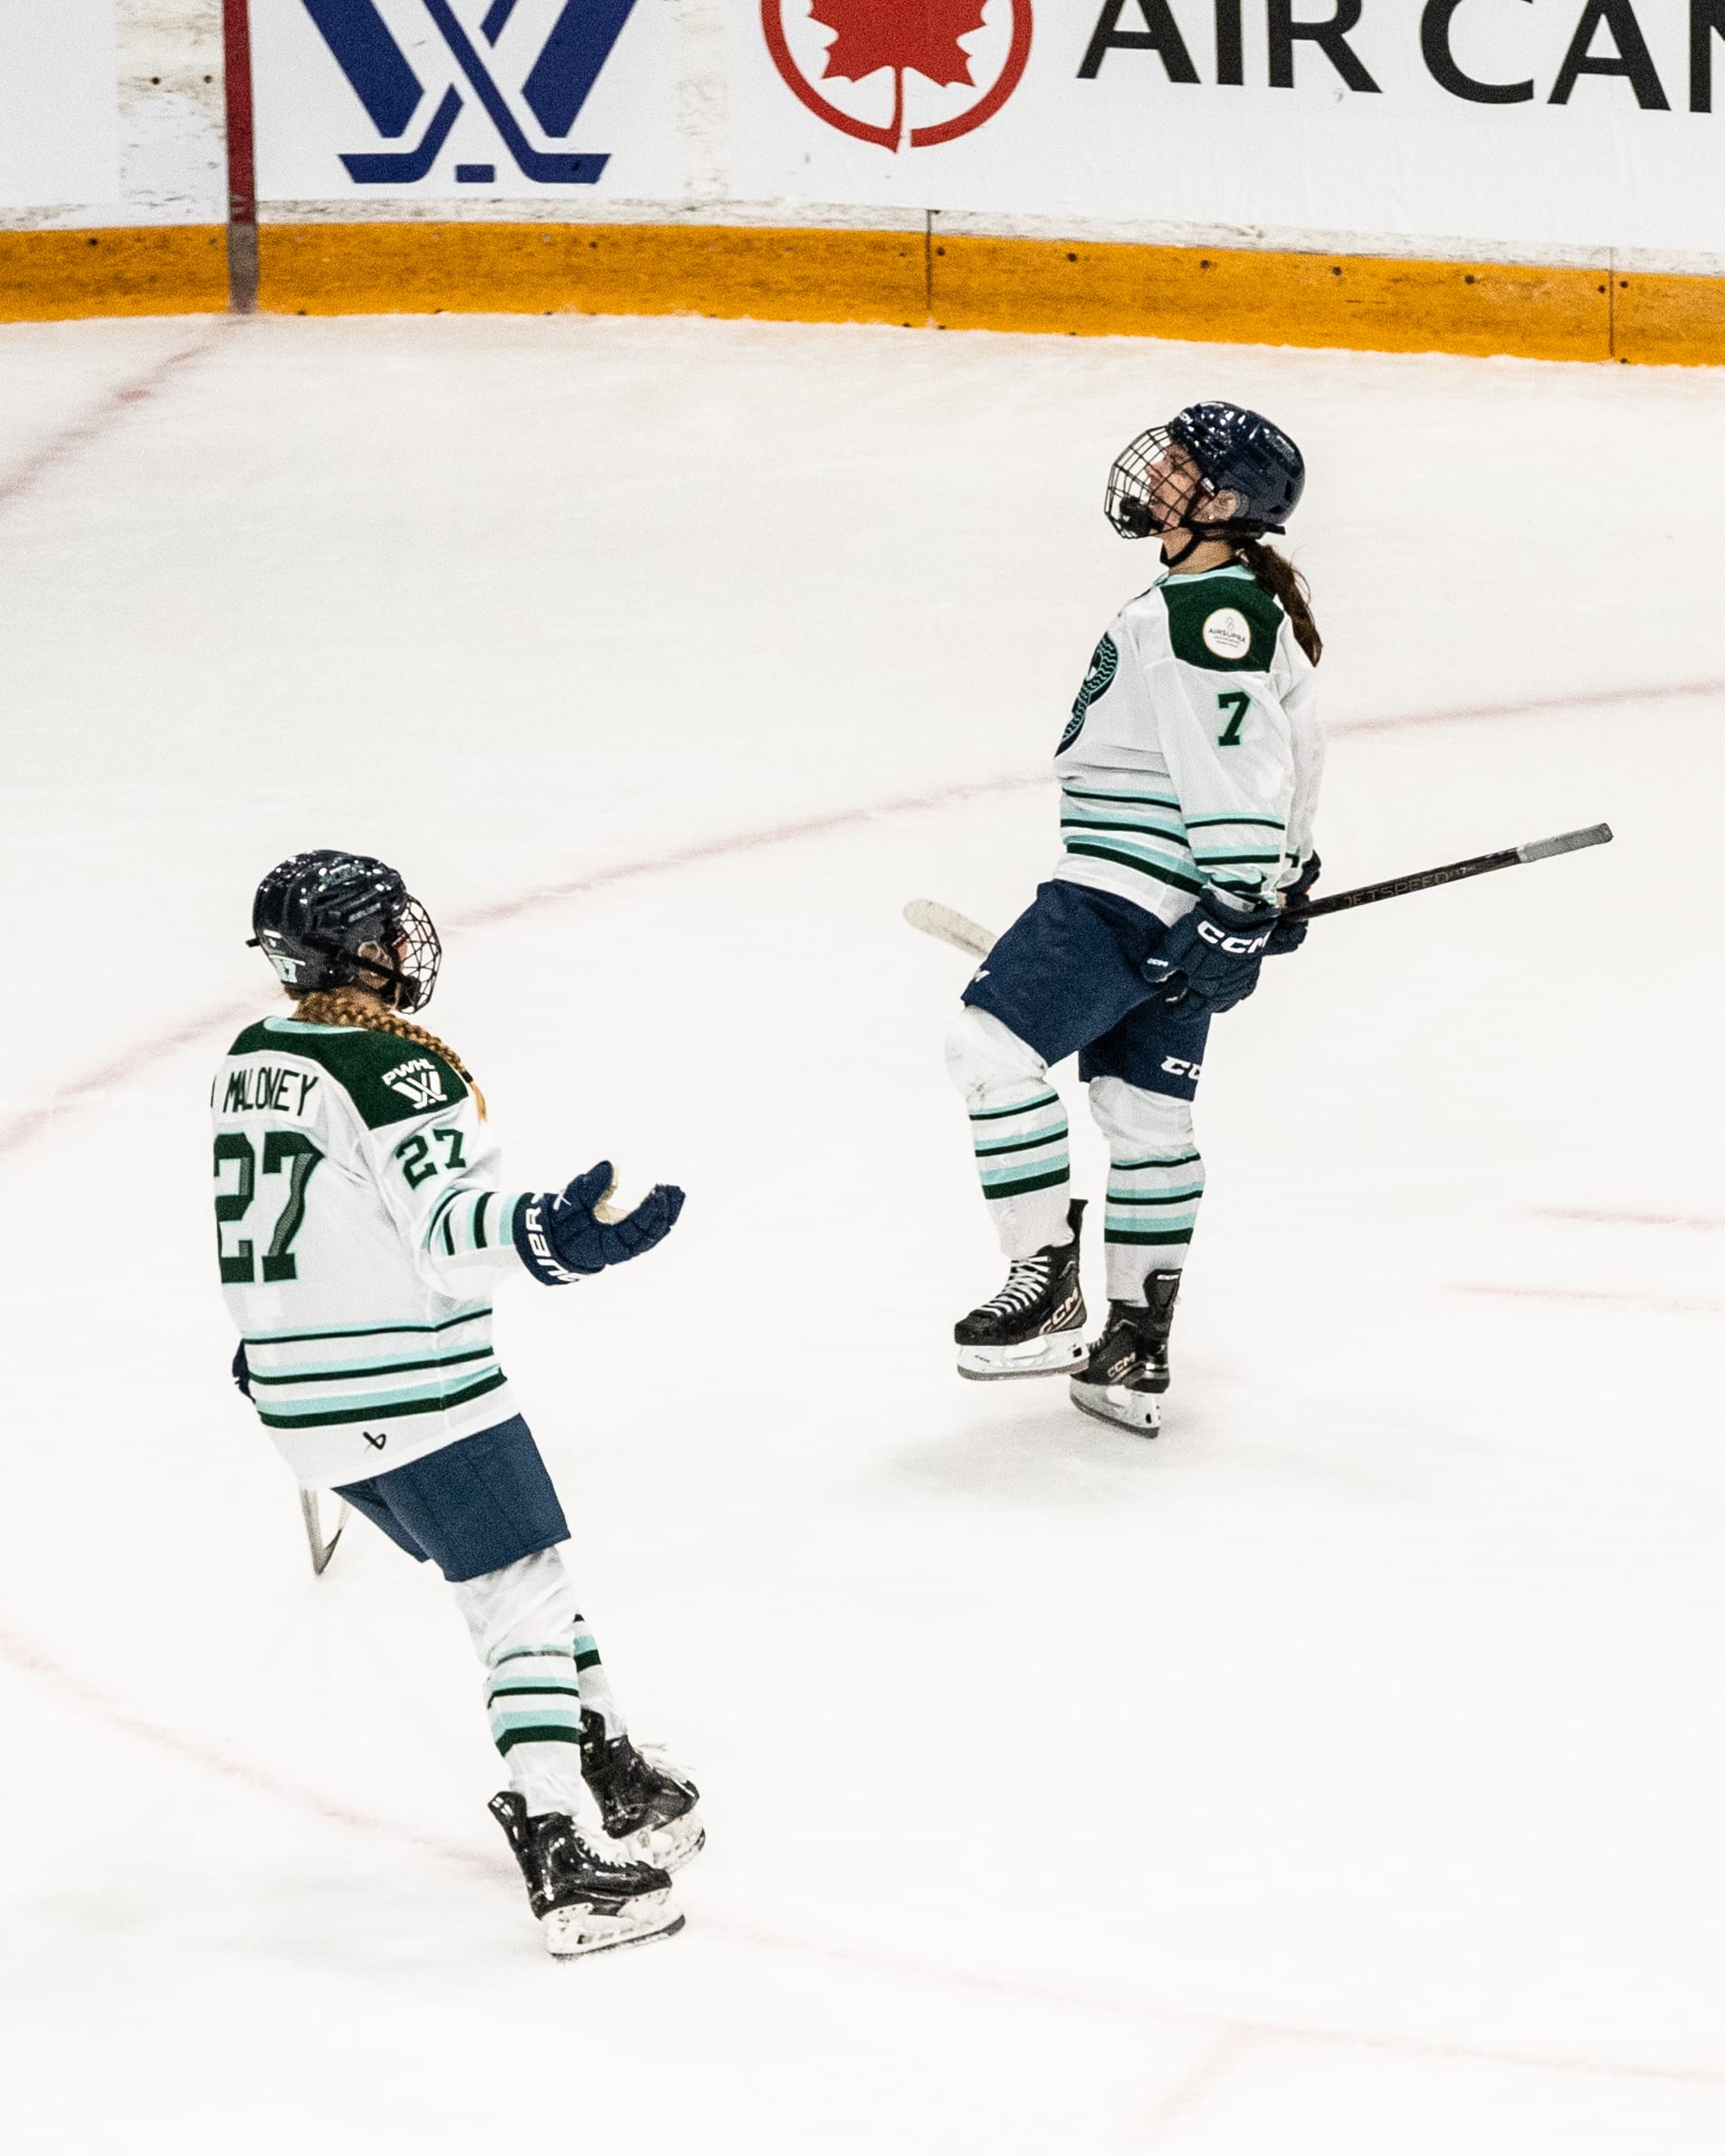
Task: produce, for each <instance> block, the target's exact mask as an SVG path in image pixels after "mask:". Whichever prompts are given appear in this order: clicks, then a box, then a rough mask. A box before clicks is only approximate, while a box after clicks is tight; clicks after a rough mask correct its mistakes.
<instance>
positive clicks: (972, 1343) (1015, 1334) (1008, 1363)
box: [952, 1197, 1084, 1378]
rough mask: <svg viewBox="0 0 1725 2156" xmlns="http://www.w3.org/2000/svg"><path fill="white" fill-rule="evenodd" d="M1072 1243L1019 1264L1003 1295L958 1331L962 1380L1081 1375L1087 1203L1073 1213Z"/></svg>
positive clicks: (1075, 1203)
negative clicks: (1081, 1270) (1081, 1261)
mask: <svg viewBox="0 0 1725 2156" xmlns="http://www.w3.org/2000/svg"><path fill="white" fill-rule="evenodd" d="M1066 1225H1067V1226H1068V1227H1070V1228H1071V1229H1072V1241H1071V1242H1070V1243H1051V1244H1050V1245H1048V1247H1047V1248H1046V1249H1045V1250H1039V1251H1038V1252H1037V1253H1036V1254H1035V1256H1034V1257H1027V1258H1015V1259H1014V1260H1013V1265H1012V1270H1011V1272H1010V1273H1008V1274H1007V1275H1006V1284H1005V1287H1004V1288H1002V1289H1001V1291H1000V1293H999V1294H997V1295H996V1296H994V1297H992V1298H991V1299H990V1300H989V1301H988V1302H979V1303H978V1304H977V1307H976V1309H975V1310H973V1311H972V1312H970V1315H969V1316H968V1317H967V1318H960V1319H959V1321H958V1323H957V1324H956V1325H955V1326H954V1327H953V1329H952V1337H953V1339H954V1340H957V1341H958V1375H959V1376H960V1377H961V1378H1042V1377H1046V1376H1048V1375H1050V1374H1051V1373H1053V1374H1054V1375H1058V1374H1059V1372H1061V1371H1062V1370H1070V1369H1077V1367H1078V1365H1079V1364H1080V1363H1081V1362H1082V1361H1083V1359H1084V1291H1083V1289H1082V1287H1081V1286H1080V1285H1079V1280H1078V1244H1079V1235H1080V1231H1081V1230H1082V1227H1083V1225H1084V1201H1083V1199H1082V1197H1075V1198H1074V1199H1073V1200H1072V1204H1071V1206H1070V1207H1068V1209H1067V1214H1066Z"/></svg>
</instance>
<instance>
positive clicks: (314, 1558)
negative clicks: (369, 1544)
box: [300, 1490, 348, 1576]
mask: <svg viewBox="0 0 1725 2156" xmlns="http://www.w3.org/2000/svg"><path fill="white" fill-rule="evenodd" d="M300 1518H301V1519H302V1520H303V1521H304V1522H305V1523H306V1541H307V1543H308V1545H309V1546H310V1550H311V1569H312V1570H313V1571H314V1572H315V1573H318V1574H319V1576H321V1574H322V1572H323V1569H324V1568H325V1566H326V1565H328V1564H329V1560H330V1559H331V1558H332V1557H333V1556H334V1555H335V1553H336V1544H337V1543H338V1541H340V1540H341V1531H342V1529H343V1528H344V1527H346V1525H347V1524H348V1501H347V1499H346V1498H345V1497H344V1498H343V1499H342V1501H341V1510H340V1511H339V1512H338V1513H337V1514H336V1531H335V1532H334V1534H332V1535H331V1536H330V1538H329V1541H327V1542H326V1541H324V1539H323V1522H322V1521H321V1520H320V1519H319V1516H318V1493H317V1492H316V1491H315V1490H301V1491H300Z"/></svg>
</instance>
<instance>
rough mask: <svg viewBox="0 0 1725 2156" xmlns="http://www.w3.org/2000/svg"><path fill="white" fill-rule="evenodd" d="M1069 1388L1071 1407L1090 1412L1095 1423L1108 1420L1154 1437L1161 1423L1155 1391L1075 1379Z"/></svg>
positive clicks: (1158, 1400) (1160, 1401)
mask: <svg viewBox="0 0 1725 2156" xmlns="http://www.w3.org/2000/svg"><path fill="white" fill-rule="evenodd" d="M1069 1390H1070V1391H1071V1393H1072V1405H1073V1407H1077V1408H1079V1409H1080V1410H1081V1411H1082V1413H1083V1414H1085V1415H1093V1416H1094V1417H1096V1420H1097V1421H1098V1422H1111V1423H1112V1424H1114V1426H1116V1428H1118V1429H1122V1430H1136V1431H1137V1432H1138V1433H1139V1436H1144V1437H1154V1436H1156V1434H1157V1432H1158V1430H1159V1429H1160V1428H1161V1426H1162V1396H1161V1394H1160V1393H1158V1392H1134V1391H1132V1389H1131V1388H1130V1387H1129V1386H1125V1385H1081V1384H1080V1383H1079V1382H1078V1380H1077V1379H1076V1378H1074V1379H1072V1385H1071V1387H1070V1388H1069Z"/></svg>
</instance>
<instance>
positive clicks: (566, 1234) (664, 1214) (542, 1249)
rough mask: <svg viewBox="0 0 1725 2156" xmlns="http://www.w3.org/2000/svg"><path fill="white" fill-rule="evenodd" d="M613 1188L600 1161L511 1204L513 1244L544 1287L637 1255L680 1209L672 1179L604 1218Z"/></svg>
mask: <svg viewBox="0 0 1725 2156" xmlns="http://www.w3.org/2000/svg"><path fill="white" fill-rule="evenodd" d="M615 1187H616V1178H615V1176H614V1174H613V1173H612V1169H611V1163H610V1161H608V1160H601V1161H599V1162H598V1163H597V1164H596V1166H594V1167H592V1168H590V1169H588V1170H587V1171H586V1174H585V1175H580V1176H577V1177H576V1178H575V1180H574V1181H573V1182H572V1183H570V1184H569V1185H568V1186H567V1188H565V1189H563V1190H561V1191H556V1190H545V1191H541V1192H540V1193H539V1194H538V1197H530V1196H529V1197H524V1198H522V1200H521V1201H520V1203H519V1205H518V1206H517V1207H516V1208H515V1247H516V1250H517V1251H518V1252H519V1254H520V1260H521V1263H522V1264H524V1265H525V1266H526V1267H527V1269H528V1271H529V1273H530V1274H532V1275H533V1277H534V1279H535V1280H538V1281H543V1282H544V1283H545V1284H546V1286H547V1287H558V1286H560V1285H561V1284H562V1283H565V1282H567V1281H571V1280H578V1279H580V1278H581V1276H582V1275H583V1274H588V1273H602V1272H603V1271H604V1270H605V1267H606V1266H607V1265H620V1264H623V1262H624V1260H625V1259H626V1258H632V1257H639V1256H640V1255H641V1254H642V1252H643V1250H651V1249H652V1248H653V1245H654V1244H655V1243H658V1242H662V1240H663V1238H664V1237H665V1236H666V1235H669V1234H670V1233H671V1230H672V1226H674V1225H675V1223H676V1218H677V1216H678V1214H679V1213H681V1211H682V1192H681V1190H679V1189H678V1188H677V1187H676V1185H675V1184H674V1183H655V1184H654V1185H653V1188H652V1189H651V1190H649V1191H648V1193H647V1195H646V1196H645V1197H643V1199H642V1201H641V1203H640V1204H639V1205H638V1206H637V1207H635V1208H634V1212H632V1213H625V1214H624V1215H623V1216H622V1217H621V1218H620V1219H607V1218H605V1217H603V1216H601V1214H600V1211H599V1207H601V1206H602V1205H603V1204H604V1202H605V1198H606V1197H608V1196H609V1195H610V1193H611V1192H612V1190H613V1189H614V1188H615Z"/></svg>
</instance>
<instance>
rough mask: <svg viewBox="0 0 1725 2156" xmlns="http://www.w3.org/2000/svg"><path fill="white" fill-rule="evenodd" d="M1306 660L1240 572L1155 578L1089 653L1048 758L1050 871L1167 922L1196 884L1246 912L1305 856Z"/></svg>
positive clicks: (1313, 770)
mask: <svg viewBox="0 0 1725 2156" xmlns="http://www.w3.org/2000/svg"><path fill="white" fill-rule="evenodd" d="M1314 704H1315V698H1314V685H1313V681H1312V666H1311V662H1310V660H1309V659H1308V658H1307V657H1306V654H1305V653H1304V652H1303V651H1302V650H1301V647H1300V644H1299V643H1298V642H1297V641H1296V639H1295V636H1294V634H1293V628H1292V625H1291V623H1290V622H1289V620H1288V617H1287V615H1286V614H1285V613H1284V612H1283V611H1282V607H1281V606H1279V605H1278V603H1277V602H1276V600H1275V599H1274V598H1273V597H1272V596H1271V595H1270V593H1269V592H1267V591H1266V590H1265V589H1264V588H1263V586H1262V585H1261V584H1260V583H1259V582H1258V580H1257V578H1256V577H1253V574H1252V572H1251V570H1250V569H1248V568H1246V567H1245V565H1244V563H1242V562H1230V563H1229V564H1227V566H1226V567H1225V568H1219V569H1212V570H1210V571H1208V572H1207V573H1206V575H1204V576H1200V577H1177V576H1166V577H1162V578H1160V579H1159V580H1158V582H1157V583H1156V584H1153V585H1152V586H1151V587H1150V588H1149V590H1148V591H1147V592H1145V593H1144V594H1143V595H1142V596H1140V597H1139V598H1136V599H1134V600H1132V601H1131V603H1130V604H1129V606H1124V607H1122V609H1121V610H1120V613H1119V614H1118V615H1116V616H1115V618H1114V621H1113V623H1112V625H1110V629H1109V631H1108V634H1106V635H1105V636H1104V637H1103V638H1102V641H1101V644H1098V645H1097V647H1096V655H1095V657H1094V658H1093V659H1092V660H1091V667H1090V673H1088V675H1087V676H1086V677H1085V681H1084V685H1083V687H1082V689H1081V690H1080V691H1079V692H1078V701H1077V702H1076V703H1075V704H1074V705H1073V706H1072V719H1071V721H1070V722H1069V724H1068V726H1067V728H1066V732H1065V735H1064V737H1063V739H1062V741H1061V744H1060V748H1059V749H1058V751H1057V752H1056V754H1055V757H1054V771H1055V775H1056V777H1058V778H1059V780H1060V786H1061V835H1062V838H1063V844H1064V853H1063V858H1062V861H1061V864H1060V866H1059V868H1058V869H1056V871H1055V872H1054V873H1055V874H1056V876H1057V877H1059V878H1061V879H1063V881H1065V882H1071V883H1087V884H1089V885H1090V886H1091V888H1092V889H1094V890H1097V891H1107V892H1113V893H1114V894H1115V895H1116V896H1117V897H1120V898H1124V899H1129V900H1130V901H1131V902H1132V903H1133V904H1134V905H1137V906H1142V907H1144V908H1145V909H1146V910H1147V911H1148V912H1151V913H1154V914H1156V915H1158V918H1159V919H1161V920H1163V921H1167V922H1169V923H1170V924H1171V923H1173V922H1174V921H1178V920H1179V919H1180V918H1181V917H1182V916H1183V915H1184V914H1187V913H1189V912H1190V911H1192V908H1193V907H1194V906H1195V905H1196V903H1197V901H1198V895H1199V893H1200V892H1202V891H1203V889H1204V888H1205V886H1206V884H1211V885H1214V886H1215V888H1216V889H1218V890H1219V891H1222V892H1227V893H1228V894H1230V895H1231V896H1233V897H1234V898H1235V899H1238V900H1242V901H1249V902H1252V903H1253V904H1261V903H1263V901H1264V900H1265V899H1266V898H1267V897H1269V896H1270V895H1272V894H1273V893H1274V892H1276V891H1277V890H1279V889H1282V888H1283V887H1285V886H1286V885H1287V884H1290V883H1291V882H1293V881H1294V879H1295V877H1296V876H1297V875H1298V874H1299V873H1300V870H1301V865H1302V864H1303V863H1304V862H1305V861H1306V859H1307V858H1308V856H1309V855H1310V853H1311V829H1312V819H1313V817H1314V816H1315V814H1316V811H1317V806H1318V788H1319V784H1320V779H1321V777H1322V774H1323V757H1324V747H1323V736H1322V733H1321V732H1320V730H1319V726H1318V720H1317V716H1316V711H1315V708H1314Z"/></svg>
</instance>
